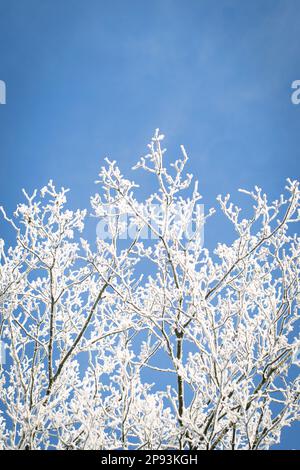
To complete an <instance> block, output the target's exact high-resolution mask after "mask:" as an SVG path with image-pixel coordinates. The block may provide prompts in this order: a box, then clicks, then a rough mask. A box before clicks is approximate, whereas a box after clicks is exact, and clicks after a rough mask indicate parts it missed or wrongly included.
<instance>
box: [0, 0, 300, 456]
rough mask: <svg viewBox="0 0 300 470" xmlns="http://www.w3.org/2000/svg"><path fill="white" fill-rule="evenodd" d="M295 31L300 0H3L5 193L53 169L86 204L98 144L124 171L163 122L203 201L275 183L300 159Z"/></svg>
mask: <svg viewBox="0 0 300 470" xmlns="http://www.w3.org/2000/svg"><path fill="white" fill-rule="evenodd" d="M299 35H300V2H299V1H296V0H285V1H282V0H252V1H249V2H246V1H242V0H240V1H238V0H235V1H233V0H218V1H212V0H180V1H177V0H151V1H150V0H149V1H146V0H139V1H135V0H111V1H103V0H89V1H84V0H42V1H41V0H22V1H21V0H0V80H4V81H5V82H6V86H7V104H6V105H0V158H1V167H0V169H1V173H0V178H1V179H0V183H1V184H0V204H3V205H5V207H7V208H8V210H13V209H14V207H15V206H16V204H17V202H19V201H20V199H21V192H20V189H21V188H22V187H26V188H27V189H28V190H29V191H30V190H32V189H33V188H35V187H41V186H43V185H44V184H45V183H46V182H47V181H48V180H49V178H53V179H54V180H55V182H56V183H57V184H58V185H64V186H68V187H70V188H72V193H71V203H72V205H74V206H79V207H85V206H87V205H88V201H89V195H90V194H91V193H92V192H94V191H95V188H94V185H93V181H94V180H95V179H96V175H97V172H98V169H99V167H100V165H101V164H102V161H103V157H104V156H109V157H111V158H112V159H116V160H118V162H119V164H120V166H121V168H122V170H123V171H124V172H126V173H129V172H130V168H131V166H132V165H133V164H134V163H135V161H136V159H137V158H138V157H139V156H140V155H141V154H143V153H144V152H145V150H146V149H145V146H146V143H147V142H148V140H149V138H150V137H151V135H152V133H153V131H154V129H155V128H156V127H160V128H161V130H162V131H163V133H165V134H166V136H167V147H168V148H169V149H170V152H171V151H175V155H176V156H178V147H179V144H181V143H183V144H185V146H186V149H187V151H188V154H189V156H190V167H189V170H190V171H191V172H193V173H194V174H195V175H197V176H198V178H199V180H200V188H201V192H202V194H203V195H204V200H203V202H204V203H205V204H206V205H212V204H214V199H215V196H216V195H217V194H219V193H227V192H231V193H233V195H234V196H236V197H237V195H236V189H237V188H239V187H252V186H253V185H254V184H257V185H260V186H262V187H263V188H264V189H265V190H266V191H267V192H268V193H269V194H271V195H272V196H276V195H277V194H278V193H279V192H280V191H281V190H282V188H283V186H284V181H285V178H286V177H288V176H289V177H292V178H299V173H300V172H299V167H300V164H299V158H300V150H299V148H300V146H299V144H300V105H298V106H297V105H293V104H292V102H291V92H292V90H291V83H292V82H293V81H294V80H296V79H300V47H299ZM134 178H135V179H138V177H137V175H134ZM143 190H144V191H148V190H151V182H150V181H147V180H143ZM223 234H224V237H225V238H230V235H229V233H228V234H227V232H226V229H225V230H223ZM7 236H9V233H8V232H6V229H4V228H3V224H0V237H2V238H6V237H7ZM215 239H216V230H214V231H213V230H211V231H209V229H208V235H207V232H206V244H207V246H208V247H211V246H212V245H213V243H214V242H215ZM299 433H300V426H299V425H298V426H294V427H293V428H292V429H288V430H286V431H285V432H284V434H283V441H282V447H283V448H296V447H297V448H300V444H299V440H300V439H299Z"/></svg>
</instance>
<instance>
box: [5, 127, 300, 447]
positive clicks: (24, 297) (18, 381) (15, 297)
mask: <svg viewBox="0 0 300 470" xmlns="http://www.w3.org/2000/svg"><path fill="white" fill-rule="evenodd" d="M162 139H163V136H162V135H160V134H159V132H158V131H157V132H156V133H155V135H154V137H153V139H152V141H151V143H150V144H149V154H148V155H146V156H145V157H144V158H142V159H141V160H140V162H139V163H138V164H137V165H136V167H135V168H136V169H137V168H140V169H142V170H144V172H145V177H146V176H147V175H149V177H152V178H154V179H155V180H156V185H157V190H156V192H155V193H154V194H152V195H150V196H149V197H147V198H146V199H145V200H144V201H142V202H141V201H139V200H138V195H137V194H138V191H139V190H138V189H137V185H136V184H135V183H134V182H133V181H130V180H127V179H125V178H124V177H123V175H122V174H121V172H120V170H119V169H118V167H117V166H116V163H115V162H111V161H109V160H106V165H105V166H104V167H103V168H102V169H101V171H100V175H99V180H98V181H97V183H98V184H99V193H97V194H96V195H95V196H93V197H92V198H91V207H92V215H93V216H94V217H96V218H97V219H98V220H97V219H96V220H97V222H98V228H97V235H98V236H97V237H95V238H96V240H95V241H94V240H89V242H88V241H87V240H85V239H83V238H80V233H81V232H82V231H83V229H84V223H85V217H86V211H81V210H77V211H75V212H74V211H72V210H69V209H68V208H67V207H66V202H67V200H66V196H67V190H66V189H64V188H62V189H61V190H57V189H56V188H55V186H54V184H53V182H52V181H50V182H49V184H48V185H47V186H46V187H44V188H42V189H41V191H40V193H39V194H38V192H37V191H35V192H34V193H33V195H32V196H30V195H28V194H27V193H26V192H25V191H23V192H24V196H25V202H24V203H22V204H20V205H18V207H17V209H16V211H15V213H14V214H13V215H12V216H10V215H9V214H7V213H6V212H5V210H4V209H1V211H2V214H3V219H5V222H3V223H9V224H10V225H11V227H12V228H13V230H14V233H15V242H14V243H13V246H11V247H6V244H4V241H3V240H0V260H1V264H0V340H1V341H2V344H4V345H5V347H6V361H5V362H3V364H2V365H0V448H2V449H26V448H27V449H44V448H57V449H115V448H123V449H155V450H158V449H268V448H269V447H270V446H271V445H273V444H275V443H277V442H279V441H280V436H281V431H282V429H283V427H284V426H289V425H290V424H291V423H293V422H294V421H296V420H298V419H299V392H300V380H299V376H298V367H299V356H300V354H299V355H298V353H299V350H300V339H299V327H298V325H297V321H298V317H299V306H300V288H299V273H300V238H299V237H297V235H295V234H294V232H293V227H295V224H294V225H293V223H295V222H296V223H297V222H299V220H300V210H299V196H300V190H299V183H298V182H297V181H291V180H288V181H287V186H286V191H285V194H284V195H281V196H280V197H279V199H278V200H276V201H273V202H269V201H268V199H267V196H266V195H265V194H264V193H263V192H262V190H261V189H260V188H258V187H255V188H254V190H252V191H245V190H243V193H245V194H246V195H247V196H248V197H249V198H251V200H252V204H253V210H252V214H251V215H250V216H249V217H248V218H245V217H242V214H241V209H240V208H239V207H237V206H235V205H233V204H232V203H231V202H230V197H229V195H227V196H225V197H221V196H219V197H218V201H219V204H220V208H221V211H222V212H223V213H224V215H225V217H226V218H227V219H229V221H230V222H231V223H232V226H233V228H234V231H235V239H234V242H233V243H232V244H231V245H230V246H228V245H226V244H224V243H220V244H218V245H217V246H216V248H215V250H214V252H212V253H210V252H209V251H208V249H207V248H206V247H205V246H204V244H203V226H204V224H207V223H208V220H207V219H208V218H209V219H210V221H209V223H213V217H212V218H211V217H210V216H212V215H213V213H214V211H213V210H210V211H207V213H206V214H204V212H203V210H199V208H201V206H200V204H199V200H200V198H201V196H200V194H199V192H198V185H197V182H196V183H194V184H193V183H192V175H190V174H185V165H186V162H187V156H186V153H185V150H184V148H183V147H182V157H181V158H180V159H179V160H177V161H175V162H174V163H171V164H170V165H166V163H165V156H164V153H165V150H164V149H162V147H161V141H162ZM297 335H298V336H297Z"/></svg>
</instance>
